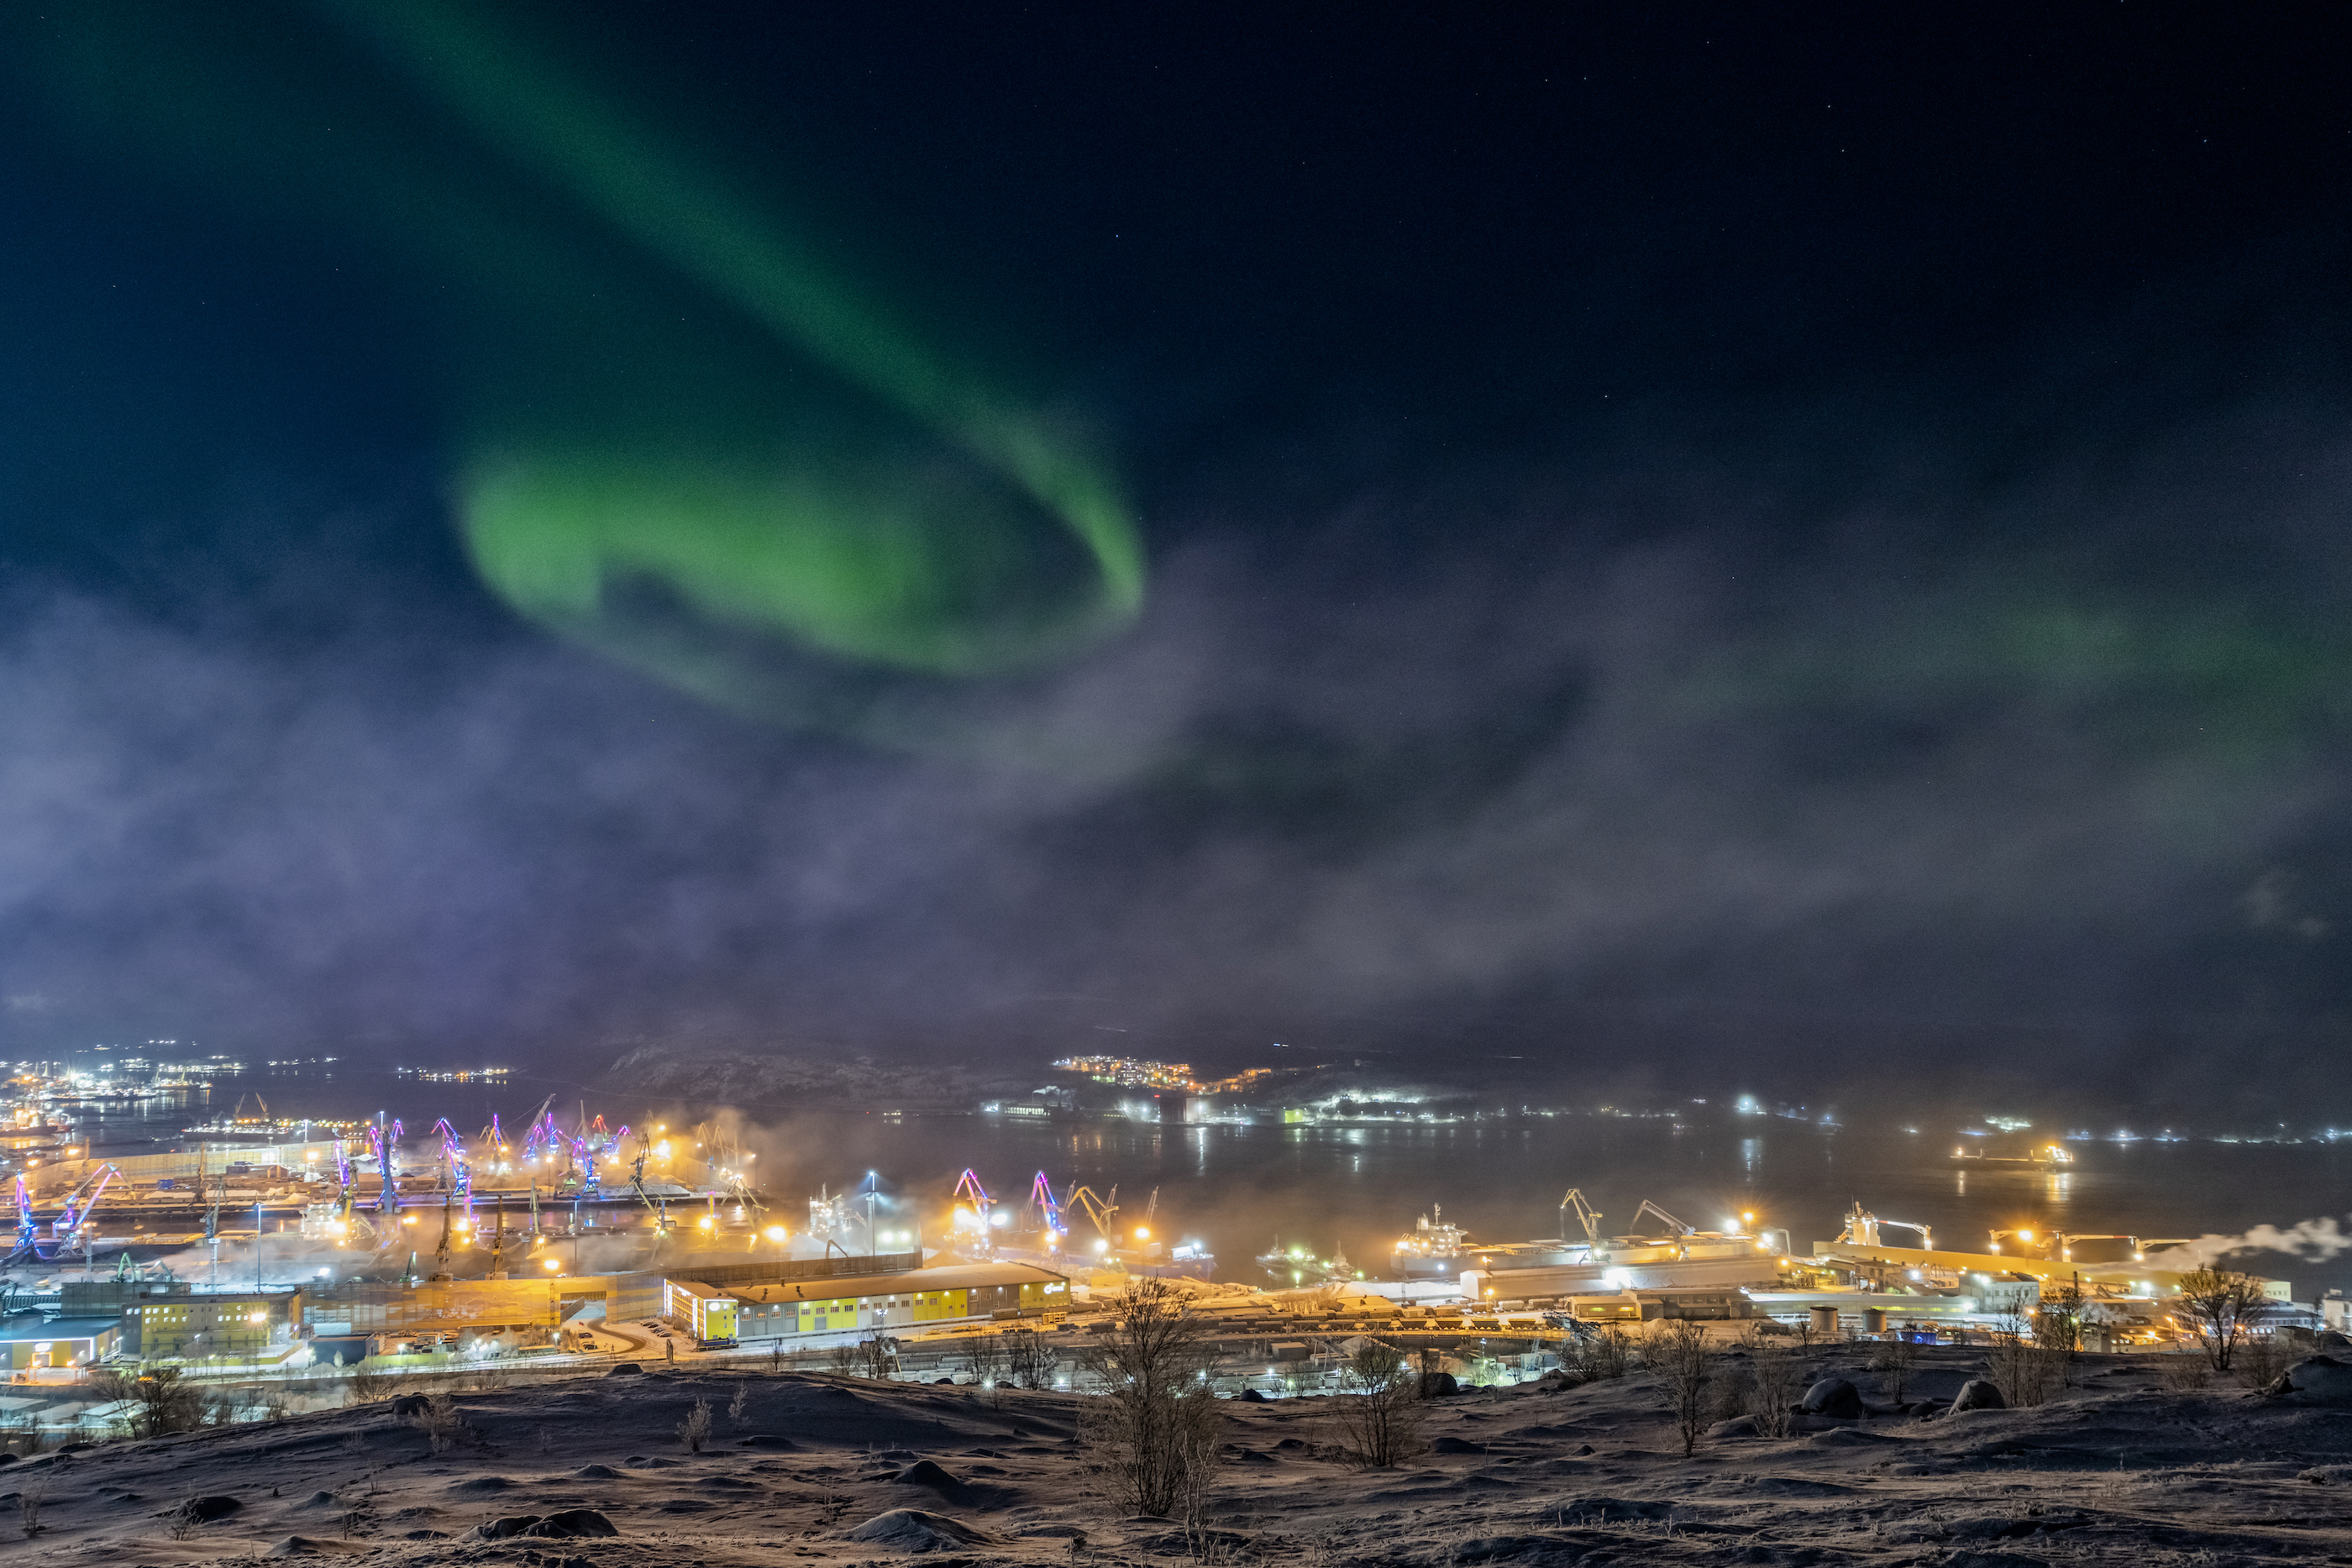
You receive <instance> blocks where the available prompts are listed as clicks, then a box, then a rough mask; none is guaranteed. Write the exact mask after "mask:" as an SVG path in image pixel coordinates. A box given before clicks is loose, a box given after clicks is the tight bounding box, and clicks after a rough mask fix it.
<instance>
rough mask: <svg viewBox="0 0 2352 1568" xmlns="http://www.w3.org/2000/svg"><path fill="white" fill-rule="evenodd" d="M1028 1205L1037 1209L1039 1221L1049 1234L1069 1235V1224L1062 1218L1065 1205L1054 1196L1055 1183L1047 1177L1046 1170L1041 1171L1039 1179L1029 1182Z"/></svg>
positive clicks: (1050, 1235)
mask: <svg viewBox="0 0 2352 1568" xmlns="http://www.w3.org/2000/svg"><path fill="white" fill-rule="evenodd" d="M1028 1207H1033V1208H1034V1209H1035V1210H1036V1211H1037V1222H1038V1224H1040V1225H1041V1226H1043V1227H1044V1228H1045V1234H1046V1235H1047V1236H1049V1237H1054V1236H1067V1235H1068V1234H1069V1233H1070V1228H1069V1226H1068V1225H1067V1224H1066V1223H1065V1222H1064V1220H1063V1218H1062V1210H1063V1206H1062V1204H1061V1203H1060V1202H1059V1200H1057V1199H1056V1198H1055V1197H1054V1184H1053V1183H1052V1182H1050V1181H1047V1180H1046V1179H1045V1172H1044V1171H1039V1172H1038V1173H1037V1179H1036V1180H1035V1181H1034V1182H1032V1183H1030V1184H1029V1205H1028Z"/></svg>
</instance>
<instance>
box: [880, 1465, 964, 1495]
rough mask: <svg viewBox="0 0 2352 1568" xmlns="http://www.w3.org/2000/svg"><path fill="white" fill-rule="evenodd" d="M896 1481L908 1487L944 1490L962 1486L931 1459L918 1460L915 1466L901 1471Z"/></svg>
mask: <svg viewBox="0 0 2352 1568" xmlns="http://www.w3.org/2000/svg"><path fill="white" fill-rule="evenodd" d="M896 1479H898V1480H901V1481H903V1482H905V1483H906V1484H907V1485H908V1486H918V1487H934V1488H938V1489H940V1490H945V1489H947V1488H949V1487H953V1486H959V1485H961V1484H962V1483H961V1482H960V1481H958V1480H957V1479H956V1478H955V1477H953V1476H951V1475H950V1474H949V1473H948V1472H947V1471H946V1470H943V1469H940V1467H939V1466H938V1465H936V1464H934V1463H932V1462H931V1461H930V1460H929V1459H917V1460H916V1461H915V1462H914V1463H913V1464H911V1465H908V1467H907V1468H906V1469H903V1470H900V1471H899V1472H898V1477H897V1478H896Z"/></svg>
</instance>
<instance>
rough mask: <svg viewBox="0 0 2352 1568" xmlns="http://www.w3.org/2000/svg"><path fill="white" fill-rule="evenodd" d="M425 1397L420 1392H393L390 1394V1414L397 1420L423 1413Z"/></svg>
mask: <svg viewBox="0 0 2352 1568" xmlns="http://www.w3.org/2000/svg"><path fill="white" fill-rule="evenodd" d="M392 1414H393V1416H394V1418H395V1419H397V1420H403V1421H404V1420H407V1419H408V1418H409V1417H410V1416H422V1415H424V1414H425V1396H424V1395H422V1394H395V1395H394V1396H392Z"/></svg>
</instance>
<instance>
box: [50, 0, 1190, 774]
mask: <svg viewBox="0 0 2352 1568" xmlns="http://www.w3.org/2000/svg"><path fill="white" fill-rule="evenodd" d="M508 15H509V14H503V13H499V12H496V11H493V10H491V9H489V8H487V7H479V6H473V7H459V6H455V5H436V4H434V3H432V0H330V3H327V4H322V5H282V6H271V5H264V6H262V7H257V8H256V9H255V11H254V12H253V13H252V15H251V16H248V17H246V18H245V19H244V20H245V23H246V25H245V26H244V27H243V28H242V30H240V29H239V28H238V27H236V26H222V25H220V22H219V19H218V18H217V17H214V18H205V17H201V16H195V15H194V13H192V12H190V11H188V10H187V9H185V8H182V7H175V6H173V5H140V4H136V3H135V0H133V3H131V4H125V5H109V6H103V7H90V8H89V9H87V10H85V11H81V12H79V13H77V14H74V15H71V16H68V17H67V18H65V19H64V20H63V21H62V22H58V23H52V24H48V25H47V26H45V28H44V29H43V30H42V31H41V32H40V33H39V34H38V35H37V36H36V37H27V38H26V39H23V40H20V42H22V43H24V44H25V45H26V47H24V48H23V49H20V50H17V51H16V55H17V58H18V61H19V64H20V66H29V67H30V68H32V69H33V70H34V71H35V73H36V75H37V85H38V86H40V87H42V88H44V89H47V92H46V96H47V97H48V98H49V99H51V100H52V101H53V102H54V103H56V104H58V106H59V107H60V108H61V109H63V110H65V111H66V118H67V119H68V120H72V121H74V122H75V123H76V124H77V125H78V126H79V129H81V130H82V131H86V132H87V131H96V132H97V133H99V134H100V136H102V137H104V138H105V139H106V140H107V141H109V142H110V143H111V144H113V145H117V146H119V145H121V143H123V142H124V141H132V142H135V143H137V144H138V145H139V146H140V148H141V149H142V151H145V152H150V153H151V154H152V155H153V156H154V157H155V158H156V159H157V160H158V161H159V162H163V163H165V164H167V165H176V167H177V169H178V171H179V172H182V173H183V174H186V173H190V172H193V173H194V174H196V175H197V176H198V177H199V178H201V179H203V180H204V181H205V184H206V187H207V188H208V189H213V190H217V189H220V188H222V187H224V186H226V187H228V188H232V189H234V190H235V191H236V193H239V194H241V195H243V196H245V197H246V198H247V199H248V201H249V202H250V203H251V204H254V205H256V206H257V207H260V208H262V209H264V210H265V211H266V212H267V213H268V215H269V216H271V217H273V218H275V219H277V220H279V221H282V222H283V221H290V222H291V223H293V224H295V225H300V226H302V227H304V228H308V229H313V230H315V229H319V228H322V227H328V226H331V227H333V228H335V229H339V230H342V231H345V232H348V231H351V230H353V229H357V230H359V231H361V232H362V233H364V234H365V235H366V237H367V238H368V240H369V242H370V243H371V244H373V245H375V246H379V247H380V248H381V250H382V253H383V255H384V256H386V257H387V258H388V260H389V262H390V263H391V270H393V271H394V272H396V273H397V274H398V276H399V280H400V281H402V282H403V283H404V284H405V285H407V286H408V288H409V293H410V297H411V298H414V299H418V300H425V301H429V302H430V303H429V305H428V306H427V307H426V308H428V309H429V310H431V311H433V312H435V319H434V321H433V326H432V329H431V336H432V338H433V340H434V344H435V346H436V348H437V349H438V350H440V351H441V353H442V355H443V356H444V358H443V362H444V364H445V366H446V369H447V371H448V380H449V383H450V391H449V398H448V402H449V408H448V411H447V413H448V417H449V420H450V424H451V440H452V444H453V446H454V447H455V449H456V452H455V466H456V475H455V478H456V483H457V511H458V517H459V522H460V525H461V527H462V529H463V532H464V537H465V539H466V543H467V549H468V552H469V554H470V556H471V558H472V559H473V561H474V563H475V565H476V567H477V569H478V571H479V572H480V574H481V576H482V578H483V580H485V581H486V582H487V583H488V585H489V586H490V587H491V588H492V589H493V590H495V591H497V592H498V593H499V595H500V596H501V597H502V598H503V599H504V600H505V601H507V602H508V603H509V605H511V606H512V607H513V608H514V609H516V610H517V611H519V612H521V613H523V614H524V615H526V616H529V617H530V618H531V619H532V620H534V621H536V622H540V623H541V624H542V625H544V626H546V627H548V628H550V629H551V630H553V631H555V632H558V633H559V634H561V635H562V636H564V637H567V638H570V639H572V640H574V641H576V642H579V643H583V644H585V645H588V646H590V647H592V648H594V649H596V650H598V651H600V652H602V653H605V654H607V655H610V656H613V657H615V658H617V659H620V660H622V661H624V662H625V663H627V664H632V665H634V666H635V667H637V668H639V669H641V670H644V671H646V672H647V673H649V674H655V675H656V676H659V677H661V678H663V679H666V680H668V681H670V682H673V683H675V684H677V685H682V686H685V687H687V688H688V689H690V690H692V691H694V692H696V693H698V694H699V695H703V696H705V697H708V698H709V699H711V700H714V701H718V702H720V703H723V704H725V705H727V706H732V707H736V708H739V709H741V710H745V711H751V712H757V713H761V714H764V715H768V716H776V717H781V718H784V719H787V720H791V721H794V722H802V723H809V724H815V725H822V726H824V727H836V728H844V729H848V730H851V731H855V732H858V733H862V734H866V735H868V736H870V737H875V738H883V739H891V740H898V741H909V742H915V741H920V740H922V739H923V738H925V734H924V732H925V731H926V730H927V729H929V728H931V727H933V725H934V721H935V720H936V719H937V717H938V716H940V714H943V713H948V712H951V711H953V710H954V709H955V708H956V706H958V704H957V702H956V700H955V694H956V693H957V692H958V691H959V690H961V689H962V688H963V687H965V686H966V685H967V684H968V683H969V682H970V681H971V680H974V679H981V678H986V677H1003V676H1017V675H1020V674H1028V673H1032V672H1036V671H1040V670H1044V669H1046V668H1049V667H1051V666H1052V665H1054V664H1057V663H1059V662H1062V661H1064V660H1066V659H1067V658H1069V657H1070V656H1072V655H1073V654H1075V653H1077V652H1079V651H1081V650H1083V649H1085V648H1086V647H1087V646H1089V645H1091V644H1092V643H1096V642H1097V641H1098V640H1099V639H1101V638H1102V637H1104V636H1106V635H1108V634H1109V633H1111V632H1115V631H1117V630H1118V629H1119V628H1121V627H1123V626H1124V625H1126V624H1127V623H1129V622H1130V621H1131V620H1132V619H1133V618H1134V616H1135V615H1136V613H1137V612H1139V608H1140V606H1141V603H1142V599H1143V592H1144V563H1143V553H1142V549H1141V547H1140V544H1139V540H1138V538H1137V535H1136V530H1135V528H1134V526H1133V523H1132V521H1131V519H1130V517H1129V511H1128V508H1127V507H1126V504H1125V503H1124V501H1123V499H1122V498H1121V496H1120V493H1119V487H1118V483H1117V481H1116V479H1115V477H1114V476H1113V475H1112V473H1111V471H1110V469H1109V466H1108V464H1107V463H1105V462H1103V461H1102V460H1100V459H1099V458H1098V457H1097V456H1096V455H1094V454H1092V453H1090V452H1089V451H1087V449H1086V448H1085V446H1084V445H1083V444H1082V443H1080V442H1079V441H1078V440H1076V438H1075V437H1074V436H1073V435H1072V434H1069V433H1068V432H1067V431H1066V430H1064V429H1062V428H1060V427H1059V426H1057V425H1056V424H1055V423H1053V422H1052V421H1050V420H1048V419H1047V418H1046V417H1045V416H1044V415H1043V414H1041V413H1038V412H1036V410H1035V408H1034V402H1032V400H1029V399H1026V398H1024V396H1023V395H1021V394H1020V392H1017V391H1016V390H1014V386H1013V381H1014V378H1013V377H1011V376H1010V375H1007V374H1004V373H1002V372H1001V371H990V370H989V369H987V368H985V367H984V366H983V364H982V362H981V356H978V355H975V354H973V353H971V352H970V351H964V352H961V353H959V352H957V351H955V350H952V349H950V347H949V346H948V340H949V339H950V337H951V336H952V334H949V333H945V332H942V331H940V330H939V329H937V328H936V326H931V327H929V329H926V328H925V327H919V326H918V325H917V324H916V323H917V321H918V319H919V312H918V311H916V310H913V309H908V308H903V307H901V306H896V305H894V304H893V303H892V302H891V301H890V300H889V299H887V298H885V297H884V292H883V291H882V290H879V289H877V288H876V287H873V286H872V285H871V284H870V283H869V282H868V281H866V280H864V279H860V278H858V277H852V276H850V275H849V274H848V272H847V271H846V270H845V268H844V267H842V265H841V264H839V263H838V262H837V261H835V260H834V259H833V258H834V257H835V256H838V255H840V254H841V253H842V246H840V245H839V244H838V243H836V242H837V238H838V236H835V235H827V234H824V233H823V232H822V231H821V229H817V228H815V227H814V226H813V225H812V224H811V220H809V219H808V218H807V217H806V216H805V214H795V213H794V212H793V211H792V210H791V207H790V204H789V203H785V202H782V201H779V200H777V199H776V198H774V197H773V196H772V195H761V194H755V193H754V192H755V191H756V190H758V188H759V187H758V183H757V182H755V181H747V180H744V179H741V178H737V177H733V176H732V173H731V171H730V169H729V168H727V167H726V166H724V165H723V163H722V162H721V161H720V160H719V159H718V158H716V157H714V156H710V155H709V154H707V153H702V152H688V151H686V150H684V149H683V148H682V147H680V146H676V145H672V144H670V142H668V141H666V140H665V138H664V137H663V136H662V135H660V134H658V133H656V131H654V130H653V129H652V128H651V126H652V123H653V121H654V120H657V119H658V118H659V117H658V116H657V115H656V116H648V115H646V114H645V113H642V112H639V113H635V114H633V113H631V112H630V110H628V109H627V108H625V107H624V105H623V103H622V100H621V99H620V98H619V97H618V96H617V95H615V94H611V93H600V92H599V91H597V90H595V89H593V88H592V87H591V86H590V85H589V84H590V82H591V80H592V79H593V77H592V75H591V74H590V73H583V72H581V71H578V70H574V69H571V68H567V66H566V64H565V63H563V62H564V60H565V58H566V57H565V56H564V54H563V50H562V48H561V47H554V46H556V45H560V44H562V43H563V42H564V41H565V40H562V39H561V38H551V37H541V38H536V39H533V38H526V37H524V36H523V35H521V34H520V33H518V32H515V31H512V30H510V29H509V27H508V26H507V25H506V20H505V17H506V16H508ZM557 15H559V16H560V15H561V14H560V13H558V14H557ZM320 124H328V125H331V126H332V127H333V128H334V131H335V132H336V134H335V136H334V138H333V139H332V141H331V142H329V141H326V140H325V139H322V138H321V137H320V136H319V135H317V134H315V131H314V128H315V127H317V126H319V125H320ZM486 153H487V154H488V156H487V157H486V156H485V154H486Z"/></svg>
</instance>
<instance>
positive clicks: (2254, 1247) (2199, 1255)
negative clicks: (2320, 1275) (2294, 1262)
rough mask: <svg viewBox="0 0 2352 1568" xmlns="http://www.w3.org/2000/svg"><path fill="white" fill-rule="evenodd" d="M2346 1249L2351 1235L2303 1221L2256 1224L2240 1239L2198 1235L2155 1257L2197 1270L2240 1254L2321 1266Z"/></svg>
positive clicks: (2329, 1224)
mask: <svg viewBox="0 0 2352 1568" xmlns="http://www.w3.org/2000/svg"><path fill="white" fill-rule="evenodd" d="M2347 1250H2352V1236H2347V1235H2346V1234H2345V1233H2344V1232H2343V1231H2342V1230H2341V1229H2339V1228H2337V1227H2336V1221H2335V1220H2333V1219H2305V1220H2302V1221H2300V1222H2298V1223H2297V1224H2294V1225H2291V1226H2288V1227H2287V1228H2285V1229H2284V1230H2282V1229H2281V1228H2278V1227H2277V1226H2275V1225H2257V1226H2255V1227H2254V1228H2252V1229H2251V1230H2249V1231H2247V1232H2245V1233H2244V1234H2243V1235H2242V1236H2213V1235H2206V1236H2200V1237H2198V1238H2197V1239H2195V1240H2193V1241H2189V1242H2185V1243H2183V1244H2182V1245H2181V1246H2179V1247H2168V1248H2166V1249H2164V1251H2163V1252H2162V1253H2161V1254H2159V1255H2158V1256H2159V1257H2160V1259H2161V1260H2162V1261H2163V1263H2164V1265H2165V1267H2166V1268H2168V1269H2169V1268H2173V1267H2175V1266H2176V1265H2178V1266H2179V1267H2181V1268H2184V1269H2201V1268H2210V1267H2212V1266H2213V1265H2215V1264H2217V1263H2220V1262H2221V1261H2222V1260H2224V1259H2227V1258H2231V1257H2234V1256H2236V1255H2237V1254H2239V1253H2242V1252H2284V1253H2286V1254H2287V1255H2288V1256H2289V1257H2293V1258H2299V1259H2302V1260H2304V1261H2305V1262H2310V1263H2325V1262H2326V1261H2327V1260H2329V1259H2331V1258H2333V1257H2335V1256H2336V1254H2337V1253H2339V1252H2344V1251H2347Z"/></svg>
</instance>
